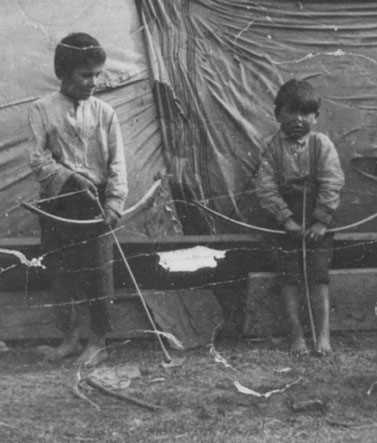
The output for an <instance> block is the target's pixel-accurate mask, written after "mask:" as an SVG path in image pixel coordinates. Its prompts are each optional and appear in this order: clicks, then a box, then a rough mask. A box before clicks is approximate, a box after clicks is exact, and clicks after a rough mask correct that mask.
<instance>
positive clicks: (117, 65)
mask: <svg viewBox="0 0 377 443" xmlns="http://www.w3.org/2000/svg"><path fill="white" fill-rule="evenodd" d="M137 8H138V11H137ZM1 9H2V14H1V19H0V20H1V30H2V31H1V47H2V55H1V57H2V68H1V69H2V73H1V85H0V91H1V92H0V93H1V105H0V118H1V129H0V131H1V138H0V140H1V141H0V171H1V183H0V186H1V189H0V191H1V194H2V198H1V203H0V204H1V207H0V210H1V214H3V216H2V217H1V220H0V233H1V235H2V236H12V237H13V236H29V235H37V226H36V224H35V217H33V216H31V215H30V214H28V213H27V212H26V211H25V210H24V209H21V208H18V209H15V210H13V211H12V208H14V207H15V206H16V205H17V203H18V202H20V201H23V200H30V199H33V198H35V197H36V185H35V183H34V181H33V179H32V177H31V174H30V170H29V168H28V164H27V152H28V147H29V145H28V137H29V131H28V127H27V120H26V116H27V109H28V106H29V103H30V102H31V101H32V100H33V99H35V98H36V97H38V96H41V95H43V94H45V93H48V92H50V91H52V90H53V89H55V88H56V87H57V85H58V83H57V80H56V79H55V77H54V74H53V66H52V55H53V51H54V47H55V44H56V42H57V41H58V39H59V38H61V37H62V36H63V35H65V34H66V33H67V32H69V31H73V30H77V29H80V30H84V31H88V32H91V33H92V34H94V35H95V36H97V37H98V38H99V39H100V40H101V41H102V42H103V44H104V46H105V47H106V50H107V52H108V54H109V60H108V64H107V70H106V73H105V76H104V78H103V82H102V89H103V92H100V95H101V97H102V98H103V99H104V100H107V101H108V102H109V103H111V104H112V105H113V106H114V107H115V108H116V110H117V112H118V113H119V115H120V120H121V124H122V130H123V135H124V139H125V141H126V151H127V159H128V164H129V165H130V167H129V171H128V173H129V182H130V196H129V200H128V202H127V205H132V204H133V203H135V202H136V201H137V200H138V199H139V198H140V197H141V196H142V195H143V194H145V192H146V191H147V190H148V189H149V187H150V185H151V184H152V183H153V180H154V179H155V178H156V176H157V175H158V174H159V175H160V176H164V175H166V174H169V177H170V183H171V185H172V189H173V192H174V193H175V196H176V197H178V198H180V199H192V200H195V199H197V200H201V201H203V202H205V203H206V204H208V205H209V206H210V207H213V208H215V209H218V210H219V211H220V212H222V213H224V214H227V215H231V216H234V218H237V219H241V220H244V221H245V220H246V221H247V220H248V221H253V220H256V219H258V216H259V214H258V211H257V205H256V204H255V201H254V200H253V175H254V173H255V170H256V167H257V164H258V155H259V152H260V150H261V149H263V146H264V141H265V139H266V137H267V136H268V135H269V134H271V132H272V131H274V130H275V129H276V123H275V121H274V117H273V108H272V102H273V97H274V95H275V93H276V91H277V89H278V87H279V85H281V84H282V82H283V81H284V80H286V79H288V78H290V77H293V76H296V77H299V78H308V79H310V80H311V81H312V83H313V84H314V86H316V87H317V88H318V89H319V91H320V92H321V94H322V96H323V105H322V108H321V115H320V120H319V124H318V127H319V129H320V130H322V131H323V132H325V133H327V134H329V136H330V137H331V138H332V139H333V140H334V142H335V143H336V145H337V147H338V150H339V153H340V156H341V158H342V163H343V166H344V168H345V170H346V173H347V186H346V189H345V192H344V195H343V204H342V207H341V209H340V217H339V218H340V219H341V220H342V222H351V221H354V219H355V217H354V215H355V214H356V213H357V215H358V216H360V217H362V216H363V215H366V214H369V213H370V212H371V210H373V208H374V207H376V205H375V203H376V202H375V200H374V195H375V192H374V186H375V185H374V184H373V183H371V182H369V181H368V180H365V179H364V178H362V177H361V176H360V175H359V174H357V173H355V172H354V171H353V170H352V169H351V167H350V165H351V159H352V158H355V157H360V156H364V157H365V156H366V157H375V155H376V142H375V135H376V72H377V71H376V54H375V52H376V26H375V19H376V14H377V8H376V6H375V3H374V2H356V1H355V2H349V1H348V2H342V1H334V2H322V1H305V2H297V1H268V0H263V1H259V2H250V1H247V0H237V1H236V0H234V1H222V0H208V1H205V2H203V1H200V0H175V1H171V0H139V1H137V2H134V1H132V0H127V1H124V0H114V1H111V2H110V1H100V2H93V1H89V0H87V1H85V0H82V1H80V2H74V3H73V2H65V1H58V2H54V5H53V6H52V5H51V3H50V2H48V1H47V0H38V1H30V0H20V1H18V2H11V1H10V0H7V1H5V2H2V5H1ZM166 204H167V206H166V205H165V204H164V205H162V204H161V205H160V211H157V212H159V213H160V214H162V213H163V212H165V216H162V220H160V223H159V232H158V233H157V232H155V230H154V229H155V228H154V229H152V228H151V227H150V226H147V225H148V221H150V217H148V215H147V213H145V214H144V215H143V216H141V217H138V218H137V219H136V220H133V221H131V222H130V226H129V227H128V229H129V231H130V233H133V234H136V233H138V232H139V233H140V234H141V235H150V234H151V233H152V235H161V236H164V235H167V234H177V233H179V232H180V227H179V223H177V222H176V221H172V217H171V216H170V215H171V214H174V205H173V204H172V202H171V199H170V197H167V198H166ZM177 207H178V210H179V211H180V212H179V215H180V216H181V221H182V222H183V226H184V230H185V233H196V234H203V233H212V234H216V233H220V232H232V231H237V230H238V228H236V227H235V226H232V225H231V224H226V225H224V224H223V223H220V222H219V220H216V219H213V218H209V217H208V216H207V215H206V214H205V213H203V212H202V211H199V212H198V211H197V209H195V208H194V209H193V207H192V205H191V206H190V205H184V204H182V203H178V204H177ZM172 211H173V212H172ZM148 229H149V231H150V230H151V229H152V231H150V232H149V231H148ZM362 229H363V230H366V231H368V230H369V231H373V230H374V224H373V223H370V224H367V225H365V226H363V227H362Z"/></svg>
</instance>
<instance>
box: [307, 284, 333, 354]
mask: <svg viewBox="0 0 377 443" xmlns="http://www.w3.org/2000/svg"><path fill="white" fill-rule="evenodd" d="M311 295H312V301H313V308H314V315H315V320H316V326H317V349H316V351H317V352H318V353H320V354H329V353H330V352H331V344H330V297H329V285H327V284H316V285H313V287H312V294H311Z"/></svg>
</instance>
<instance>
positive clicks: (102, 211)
mask: <svg viewBox="0 0 377 443" xmlns="http://www.w3.org/2000/svg"><path fill="white" fill-rule="evenodd" d="M97 205H98V207H99V209H100V211H101V213H102V216H103V218H105V211H104V209H103V207H102V205H101V202H100V201H99V199H98V198H97ZM109 229H110V234H111V236H112V237H113V240H114V243H115V245H116V247H117V249H118V252H119V254H120V256H121V258H122V261H123V264H124V266H125V267H126V269H127V271H128V273H129V275H130V277H131V280H132V283H133V285H134V286H135V289H136V292H137V294H138V296H139V298H140V301H141V304H142V305H143V308H144V310H145V313H146V314H147V317H148V320H149V322H150V324H151V325H152V328H153V331H154V332H156V334H155V335H156V336H157V340H158V342H159V344H160V346H161V349H162V352H163V354H164V357H165V360H166V361H167V362H169V363H170V362H171V361H172V358H171V357H170V354H169V352H168V350H167V349H166V346H165V345H164V342H163V341H162V338H161V337H160V334H158V329H157V326H156V323H155V321H154V320H153V317H152V314H151V312H150V310H149V308H148V305H147V303H146V301H145V299H144V297H143V294H142V293H141V290H140V287H139V284H138V282H137V281H136V278H135V275H134V273H133V272H132V269H131V267H130V265H129V263H128V261H127V258H126V256H125V255H124V252H123V249H122V246H121V245H120V243H119V240H118V237H117V236H116V234H115V232H114V230H113V229H112V228H111V226H109Z"/></svg>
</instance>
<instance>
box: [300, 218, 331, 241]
mask: <svg viewBox="0 0 377 443" xmlns="http://www.w3.org/2000/svg"><path fill="white" fill-rule="evenodd" d="M326 232H327V226H326V225H324V224H323V223H321V222H316V223H313V224H312V225H311V226H310V228H309V229H307V231H306V232H305V235H306V237H307V238H308V239H309V240H312V241H318V240H321V239H322V238H323V237H324V235H325V234H326Z"/></svg>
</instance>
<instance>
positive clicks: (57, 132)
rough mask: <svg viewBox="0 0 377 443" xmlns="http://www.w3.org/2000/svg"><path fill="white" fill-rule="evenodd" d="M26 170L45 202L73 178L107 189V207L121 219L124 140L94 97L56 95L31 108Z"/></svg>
mask: <svg viewBox="0 0 377 443" xmlns="http://www.w3.org/2000/svg"><path fill="white" fill-rule="evenodd" d="M29 122H30V127H31V131H32V146H31V152H30V166H31V168H32V170H33V172H34V174H35V176H36V178H37V180H38V181H39V183H40V186H41V190H42V192H43V193H44V194H45V195H47V196H53V195H57V194H58V193H59V192H60V190H61V188H62V186H63V184H64V183H65V182H66V180H67V179H68V178H69V177H70V176H71V174H72V173H79V174H82V175H83V176H85V177H87V178H88V179H89V180H91V181H92V182H93V183H94V184H95V185H97V186H104V188H105V207H109V208H111V209H113V210H114V211H116V212H117V213H119V214H120V213H121V212H122V210H123V205H124V201H125V199H126V196H127V193H128V187H127V172H126V161H125V153H124V145H123V141H122V134H121V130H120V126H119V122H118V118H117V116H116V114H115V111H114V110H113V108H112V107H111V106H110V105H108V104H107V103H105V102H103V101H102V100H100V99H98V98H96V97H90V98H88V99H87V100H81V101H79V102H74V101H73V100H72V99H70V98H69V97H67V96H65V95H64V94H62V93H60V92H54V93H52V94H49V95H47V96H45V97H43V98H41V99H39V100H37V101H36V102H34V103H33V104H32V106H31V108H30V113H29Z"/></svg>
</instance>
